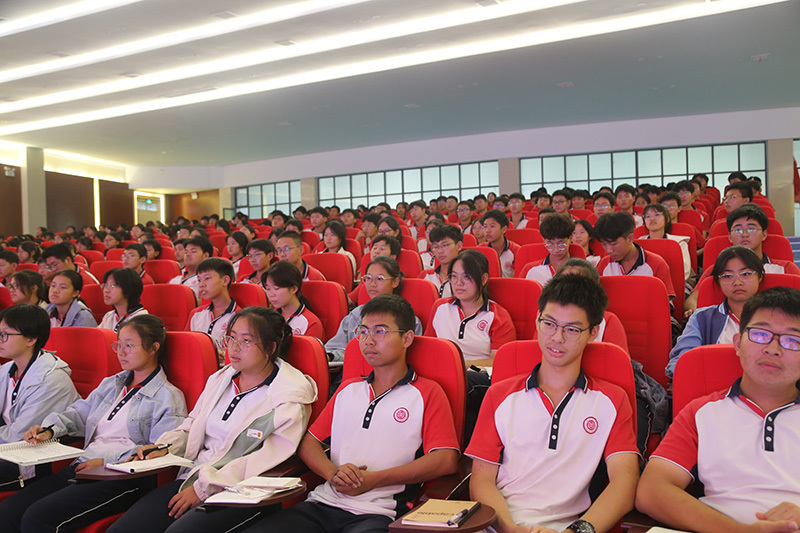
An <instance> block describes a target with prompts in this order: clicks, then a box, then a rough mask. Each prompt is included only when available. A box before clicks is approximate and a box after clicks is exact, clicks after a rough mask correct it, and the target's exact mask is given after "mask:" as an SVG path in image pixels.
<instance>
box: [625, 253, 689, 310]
mask: <svg viewBox="0 0 800 533" xmlns="http://www.w3.org/2000/svg"><path fill="white" fill-rule="evenodd" d="M636 244H638V245H639V246H641V247H642V248H644V249H645V250H647V251H648V252H653V253H654V254H656V255H658V256H660V257H661V258H662V259H663V260H664V261H665V262H666V263H667V266H668V267H669V275H670V279H671V280H672V287H673V288H674V289H675V298H674V299H673V300H672V303H673V308H674V311H673V314H674V316H675V318H676V319H677V320H678V321H679V322H681V321H683V300H684V298H685V294H684V293H685V291H684V290H683V287H684V286H685V285H686V281H685V280H684V278H683V251H682V250H681V245H680V244H678V241H673V240H672V239H642V240H640V241H637V242H636Z"/></svg>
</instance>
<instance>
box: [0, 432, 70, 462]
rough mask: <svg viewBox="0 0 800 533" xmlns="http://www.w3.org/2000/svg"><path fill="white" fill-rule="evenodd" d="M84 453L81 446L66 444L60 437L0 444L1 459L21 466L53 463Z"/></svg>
mask: <svg viewBox="0 0 800 533" xmlns="http://www.w3.org/2000/svg"><path fill="white" fill-rule="evenodd" d="M82 454H83V450H82V449H81V448H74V447H72V446H64V445H63V444H61V443H59V442H58V439H50V440H46V441H42V442H37V443H30V442H25V441H22V440H21V441H19V442H9V443H7V444H0V459H2V460H3V461H9V462H11V463H16V464H18V465H21V466H30V465H40V464H44V463H52V462H53V461H60V460H61V459H72V458H75V457H78V456H80V455H82Z"/></svg>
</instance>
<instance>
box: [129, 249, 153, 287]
mask: <svg viewBox="0 0 800 533" xmlns="http://www.w3.org/2000/svg"><path fill="white" fill-rule="evenodd" d="M145 262H147V249H146V248H145V247H144V246H142V245H141V244H137V243H132V244H129V245H128V246H126V247H125V251H124V252H122V266H123V267H125V268H131V269H133V270H134V271H136V273H137V274H139V277H140V278H142V284H143V285H153V284H155V281H153V278H152V277H151V276H150V274H148V273H147V272H145V271H144V264H145Z"/></svg>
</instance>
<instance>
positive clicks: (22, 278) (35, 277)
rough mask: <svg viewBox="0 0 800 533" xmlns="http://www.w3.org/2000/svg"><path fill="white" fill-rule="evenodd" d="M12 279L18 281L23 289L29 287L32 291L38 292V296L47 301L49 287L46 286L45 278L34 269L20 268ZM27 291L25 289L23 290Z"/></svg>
mask: <svg viewBox="0 0 800 533" xmlns="http://www.w3.org/2000/svg"><path fill="white" fill-rule="evenodd" d="M11 279H12V280H14V281H16V282H17V285H19V286H20V288H21V289H28V290H30V292H31V293H33V292H36V296H37V297H38V298H39V299H40V300H42V301H47V288H46V287H45V286H44V278H43V277H42V275H41V274H39V273H38V272H36V271H34V270H19V271H17V272H16V273H15V274H14V275H13V276H11ZM23 292H25V291H23Z"/></svg>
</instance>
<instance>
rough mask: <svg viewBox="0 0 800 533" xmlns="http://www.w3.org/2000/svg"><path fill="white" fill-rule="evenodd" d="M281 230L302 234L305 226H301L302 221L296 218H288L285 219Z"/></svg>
mask: <svg viewBox="0 0 800 533" xmlns="http://www.w3.org/2000/svg"><path fill="white" fill-rule="evenodd" d="M283 230H284V231H295V232H297V233H299V234H301V235H302V234H303V232H304V231H305V228H304V227H303V223H302V222H301V221H300V220H298V219H296V218H290V219H289V220H287V221H286V224H284V226H283Z"/></svg>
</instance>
